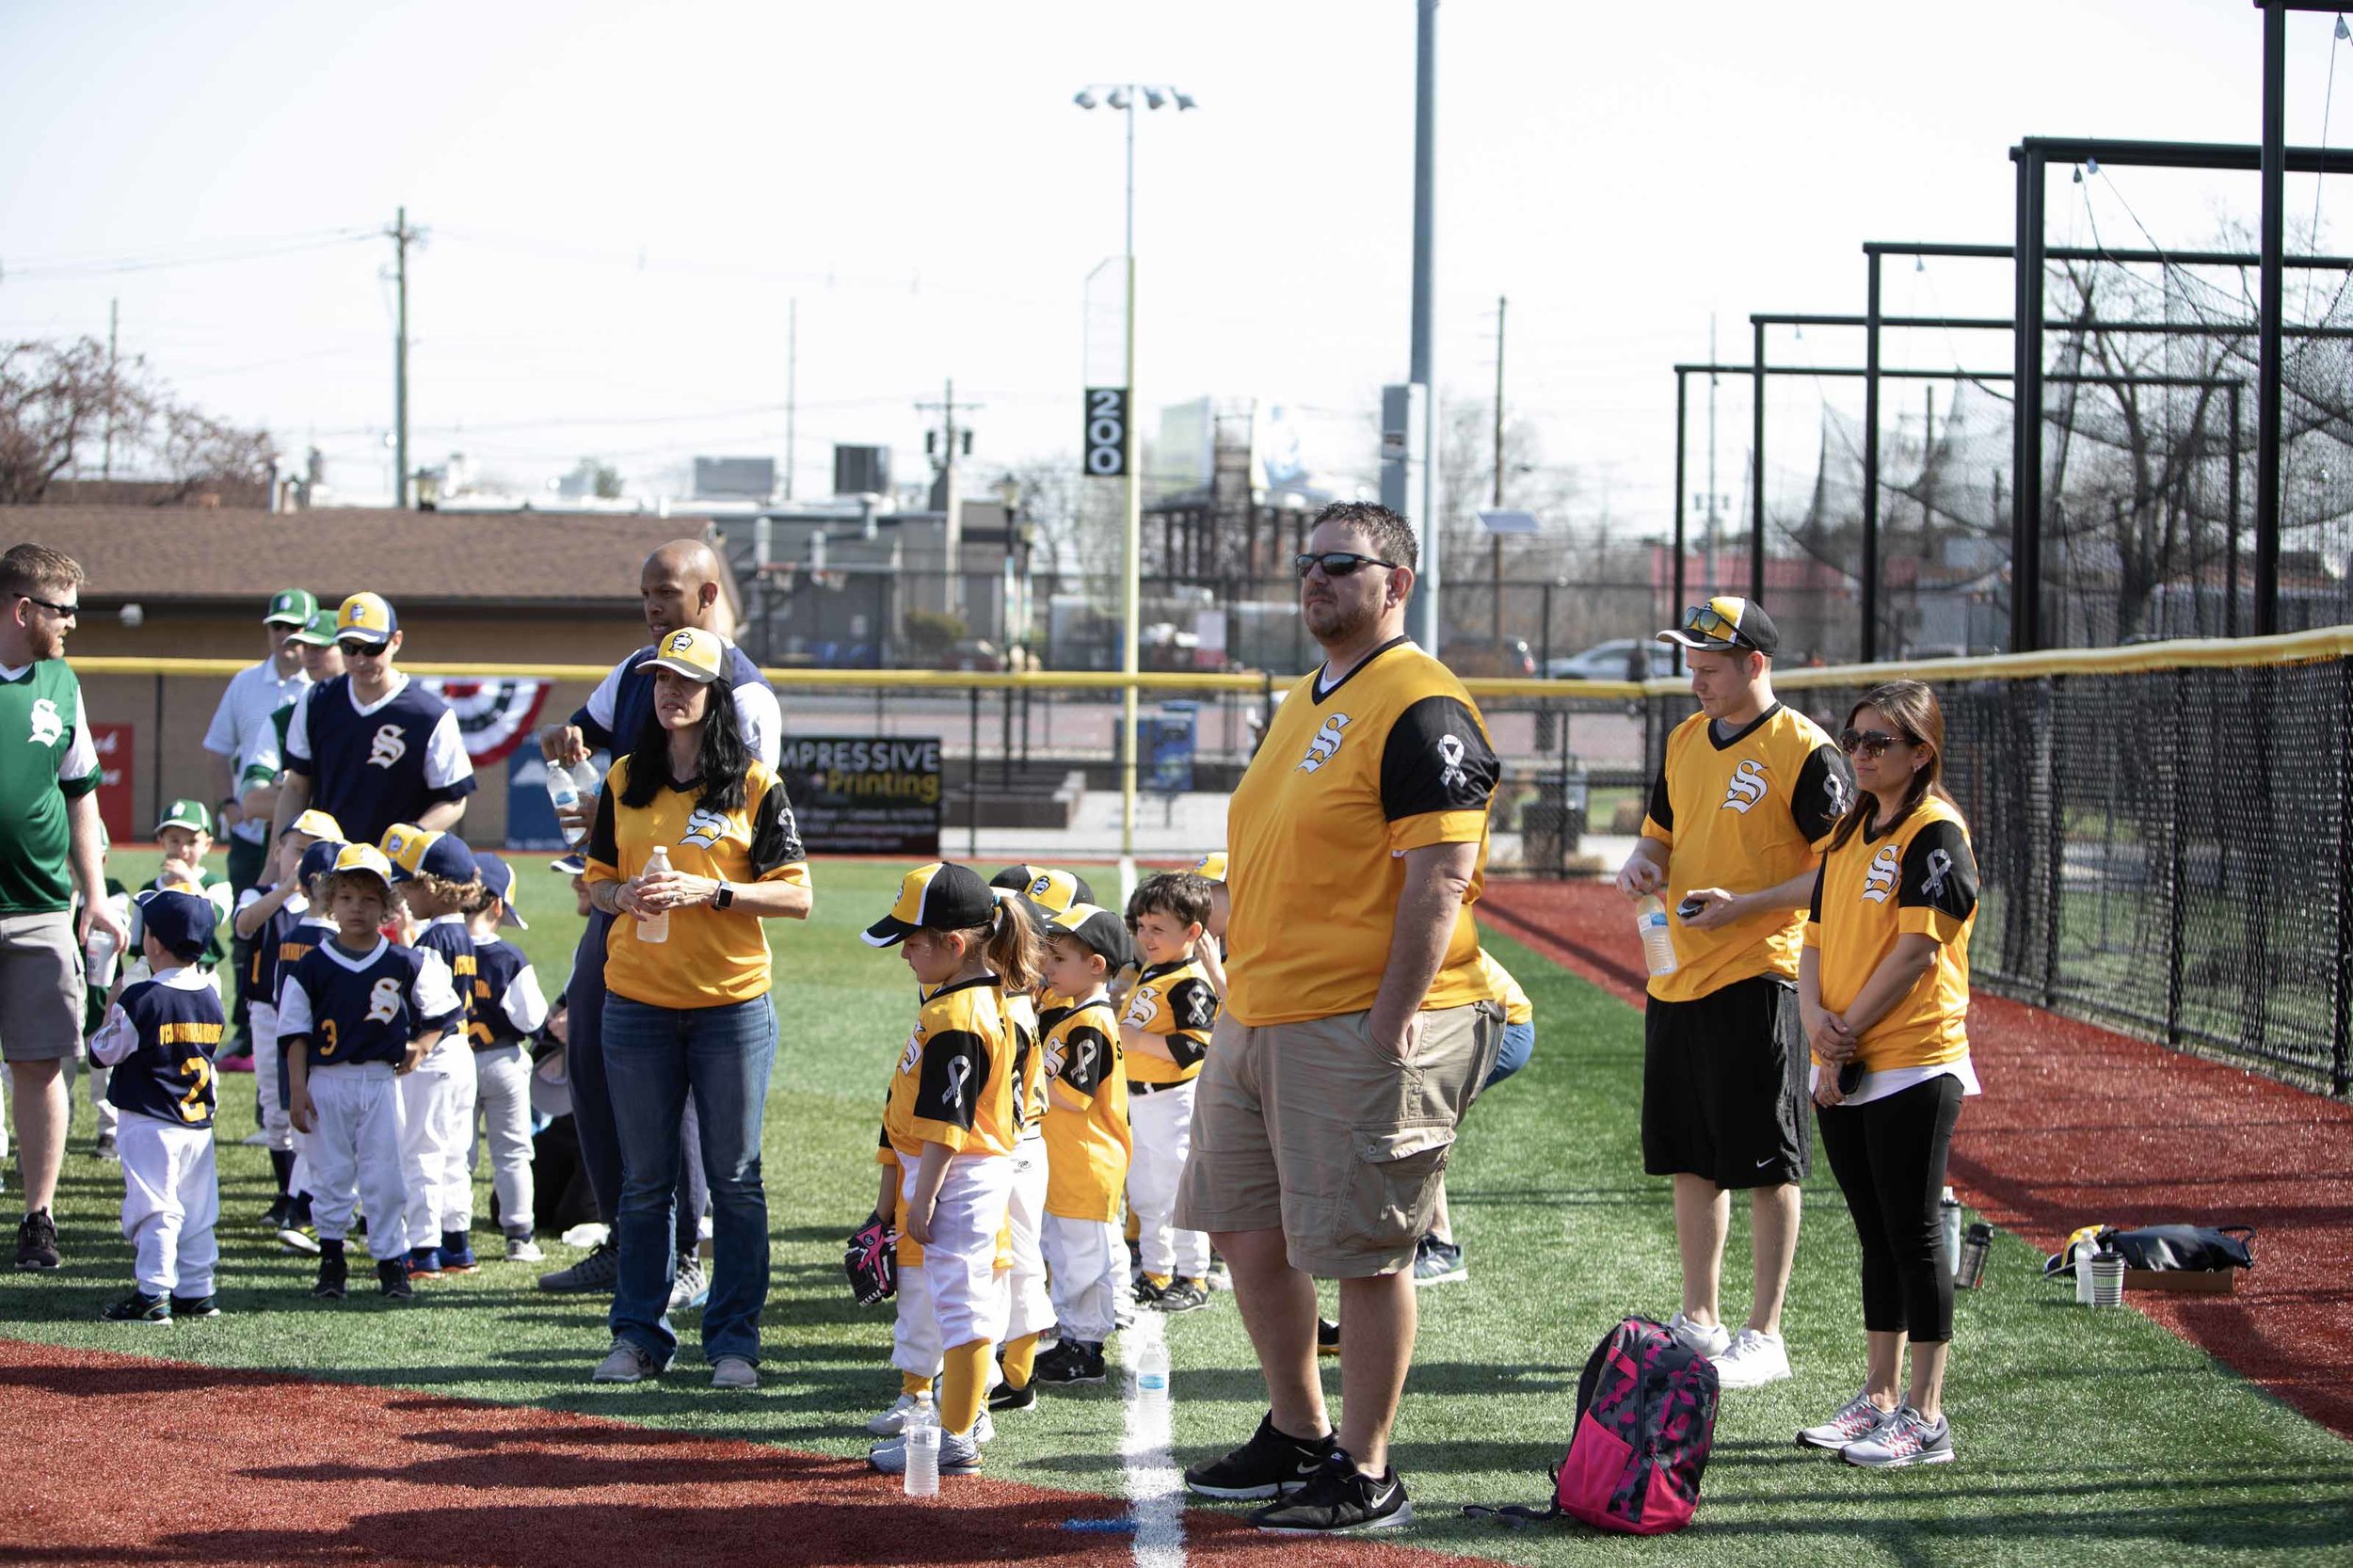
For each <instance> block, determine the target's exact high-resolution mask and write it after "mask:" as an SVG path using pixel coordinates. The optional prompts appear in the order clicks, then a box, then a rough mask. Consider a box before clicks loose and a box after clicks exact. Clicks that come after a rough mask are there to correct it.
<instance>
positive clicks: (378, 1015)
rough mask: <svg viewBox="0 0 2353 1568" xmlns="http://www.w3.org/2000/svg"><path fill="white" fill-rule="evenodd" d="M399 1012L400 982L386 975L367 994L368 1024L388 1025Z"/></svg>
mask: <svg viewBox="0 0 2353 1568" xmlns="http://www.w3.org/2000/svg"><path fill="white" fill-rule="evenodd" d="M399 1012H400V982H399V981H397V980H394V979H392V977H391V976H390V975H387V976H385V977H384V978H383V979H382V980H379V981H377V982H376V988H375V989H374V990H372V991H370V992H369V993H368V1022H370V1023H372V1024H388V1023H391V1022H392V1018H393V1016H394V1015H396V1014H398V1013H399Z"/></svg>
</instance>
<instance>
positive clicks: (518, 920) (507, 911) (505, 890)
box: [425, 849, 531, 931]
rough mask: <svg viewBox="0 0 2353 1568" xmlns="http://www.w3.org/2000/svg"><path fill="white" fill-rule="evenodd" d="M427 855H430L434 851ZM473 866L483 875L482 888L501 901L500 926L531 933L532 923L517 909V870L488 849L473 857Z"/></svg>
mask: <svg viewBox="0 0 2353 1568" xmlns="http://www.w3.org/2000/svg"><path fill="white" fill-rule="evenodd" d="M425 853H426V854H428V855H430V854H431V853H432V851H430V850H427V851H426V852H425ZM473 864H474V870H475V871H477V872H480V873H481V875H482V886H483V887H485V888H488V889H489V893H490V896H491V897H492V898H495V899H497V900H498V901H499V905H500V913H499V924H501V925H511V926H513V927H514V928H515V929H516V930H518V931H529V930H530V929H531V922H530V921H528V920H524V919H523V912H522V911H521V910H520V909H518V908H516V907H515V868H514V867H512V866H510V865H508V864H507V863H506V862H505V861H504V860H502V859H500V858H499V857H498V856H495V855H492V854H491V853H490V852H489V851H488V850H487V849H486V850H484V851H482V852H481V853H480V854H479V855H476V856H474V857H473Z"/></svg>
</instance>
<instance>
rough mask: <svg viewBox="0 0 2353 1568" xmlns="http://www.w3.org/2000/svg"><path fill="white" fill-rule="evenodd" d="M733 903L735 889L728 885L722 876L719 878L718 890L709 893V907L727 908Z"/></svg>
mask: <svg viewBox="0 0 2353 1568" xmlns="http://www.w3.org/2000/svg"><path fill="white" fill-rule="evenodd" d="M734 903H735V889H734V888H730V887H728V879H727V878H726V877H724V876H723V877H721V878H720V879H719V887H718V890H717V891H716V892H713V893H712V895H711V907H712V908H713V909H727V908H730V907H732V906H733V904H734Z"/></svg>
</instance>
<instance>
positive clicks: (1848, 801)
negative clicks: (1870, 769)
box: [1789, 741, 1854, 844]
mask: <svg viewBox="0 0 2353 1568" xmlns="http://www.w3.org/2000/svg"><path fill="white" fill-rule="evenodd" d="M1853 805H1854V770H1853V769H1851V768H1849V766H1848V765H1847V759H1846V756H1845V754H1844V753H1842V752H1841V751H1840V750H1839V749H1838V748H1837V747H1836V746H1834V745H1832V744H1830V743H1829V742H1827V741H1825V742H1824V743H1822V744H1820V745H1817V746H1816V747H1815V748H1814V752H1813V755H1811V756H1809V757H1808V758H1807V759H1806V760H1805V766H1804V767H1802V768H1800V769H1799V770H1798V787H1797V789H1796V790H1795V791H1794V792H1792V793H1791V794H1790V796H1789V815H1790V818H1791V820H1792V821H1794V822H1796V824H1798V831H1799V832H1801V833H1802V834H1804V835H1805V841H1806V842H1807V843H1809V844H1818V843H1820V842H1821V841H1822V840H1824V839H1827V838H1829V837H1830V832H1831V829H1832V828H1833V827H1836V826H1837V825H1838V819H1839V818H1841V817H1843V816H1845V815H1846V814H1847V812H1848V810H1849V808H1852V807H1853Z"/></svg>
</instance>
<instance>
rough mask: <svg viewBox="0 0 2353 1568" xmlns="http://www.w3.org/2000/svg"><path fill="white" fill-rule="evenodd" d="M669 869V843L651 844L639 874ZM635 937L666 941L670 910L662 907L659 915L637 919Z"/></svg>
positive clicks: (651, 940) (648, 874)
mask: <svg viewBox="0 0 2353 1568" xmlns="http://www.w3.org/2000/svg"><path fill="white" fill-rule="evenodd" d="M669 869H670V847H669V845H667V844H656V845H654V846H653V853H652V854H651V855H648V856H646V869H645V871H644V872H642V873H641V874H643V875H646V876H651V875H653V874H654V873H655V872H666V871H668V870H669ZM637 939H638V940H639V941H641V942H666V941H668V940H669V939H670V912H669V911H668V910H667V909H664V911H662V913H660V914H659V915H653V916H649V917H648V918H647V919H645V920H639V921H638V922H637Z"/></svg>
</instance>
